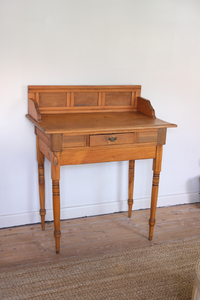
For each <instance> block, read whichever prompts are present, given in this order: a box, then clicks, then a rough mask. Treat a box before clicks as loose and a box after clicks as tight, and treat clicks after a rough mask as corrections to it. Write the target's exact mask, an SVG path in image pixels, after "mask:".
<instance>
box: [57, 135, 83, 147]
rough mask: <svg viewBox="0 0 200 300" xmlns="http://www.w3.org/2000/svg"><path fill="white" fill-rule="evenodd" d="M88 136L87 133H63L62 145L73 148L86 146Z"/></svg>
mask: <svg viewBox="0 0 200 300" xmlns="http://www.w3.org/2000/svg"><path fill="white" fill-rule="evenodd" d="M85 144H86V138H85V135H72V136H70V135H65V134H64V135H63V140H62V147H63V148H73V147H85Z"/></svg>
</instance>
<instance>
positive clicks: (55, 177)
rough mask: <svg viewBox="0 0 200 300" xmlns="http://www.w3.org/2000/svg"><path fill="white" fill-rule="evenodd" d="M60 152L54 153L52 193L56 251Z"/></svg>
mask: <svg viewBox="0 0 200 300" xmlns="http://www.w3.org/2000/svg"><path fill="white" fill-rule="evenodd" d="M58 157H59V154H58V155H56V154H55V153H54V154H53V155H52V162H51V177H52V193H53V216H54V237H55V246H56V253H57V254H58V253H60V237H61V231H60V183H59V180H60V164H59V159H58Z"/></svg>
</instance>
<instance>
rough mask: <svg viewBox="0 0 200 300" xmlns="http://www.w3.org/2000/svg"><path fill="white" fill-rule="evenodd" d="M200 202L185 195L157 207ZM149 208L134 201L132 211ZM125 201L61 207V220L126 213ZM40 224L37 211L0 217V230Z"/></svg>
mask: <svg viewBox="0 0 200 300" xmlns="http://www.w3.org/2000/svg"><path fill="white" fill-rule="evenodd" d="M196 202H200V194H199V193H198V192H196V193H187V194H176V195H168V196H160V197H158V203H157V207H163V206H173V205H180V204H190V203H196ZM146 208H150V198H143V199H134V205H133V210H139V209H146ZM127 209H128V207H127V200H122V201H116V202H107V203H99V204H95V205H84V206H79V207H77V206H76V207H63V208H62V209H61V219H62V220H65V219H74V218H81V217H86V216H87V217H88V216H95V215H103V214H110V213H115V212H121V211H127ZM45 219H46V221H52V220H53V211H52V210H47V212H46V218H45ZM35 223H40V216H39V212H38V211H33V212H25V213H16V214H7V215H1V216H0V228H6V227H13V226H20V225H26V224H35Z"/></svg>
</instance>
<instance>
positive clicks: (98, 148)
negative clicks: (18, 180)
mask: <svg viewBox="0 0 200 300" xmlns="http://www.w3.org/2000/svg"><path fill="white" fill-rule="evenodd" d="M140 94H141V86H134V85H133V86H29V87H28V98H29V100H28V105H29V106H30V107H29V109H28V112H29V114H28V115H26V117H27V118H28V119H29V120H30V121H31V122H32V123H33V124H34V125H35V133H36V136H37V152H38V164H39V168H38V170H39V182H41V183H40V203H41V211H40V213H41V218H42V228H44V210H45V207H44V203H45V201H44V167H43V162H44V156H45V157H47V159H48V160H49V161H50V162H51V176H52V193H53V210H54V236H55V243H56V253H59V252H60V236H61V232H60V190H59V180H60V166H62V165H74V164H88V163H99V162H111V161H123V160H129V199H128V206H129V212H128V215H129V217H131V211H132V205H133V184H134V161H135V160H136V159H154V164H153V170H154V179H153V186H152V199H151V215H150V221H149V226H150V229H149V230H150V231H149V239H152V236H153V228H154V224H155V211H156V203H157V196H158V183H159V180H158V178H159V173H160V169H161V161H162V145H163V144H165V141H166V132H167V128H169V127H176V125H175V124H171V123H167V122H165V121H162V120H159V119H157V118H156V117H155V111H154V109H153V107H152V105H151V103H150V101H149V100H146V99H144V98H141V97H140Z"/></svg>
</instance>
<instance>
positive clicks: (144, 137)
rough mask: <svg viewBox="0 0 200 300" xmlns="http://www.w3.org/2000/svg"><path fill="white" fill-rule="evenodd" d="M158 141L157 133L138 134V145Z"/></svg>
mask: <svg viewBox="0 0 200 300" xmlns="http://www.w3.org/2000/svg"><path fill="white" fill-rule="evenodd" d="M157 140H158V131H148V132H147V131H146V132H139V133H138V143H154V142H157Z"/></svg>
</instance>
